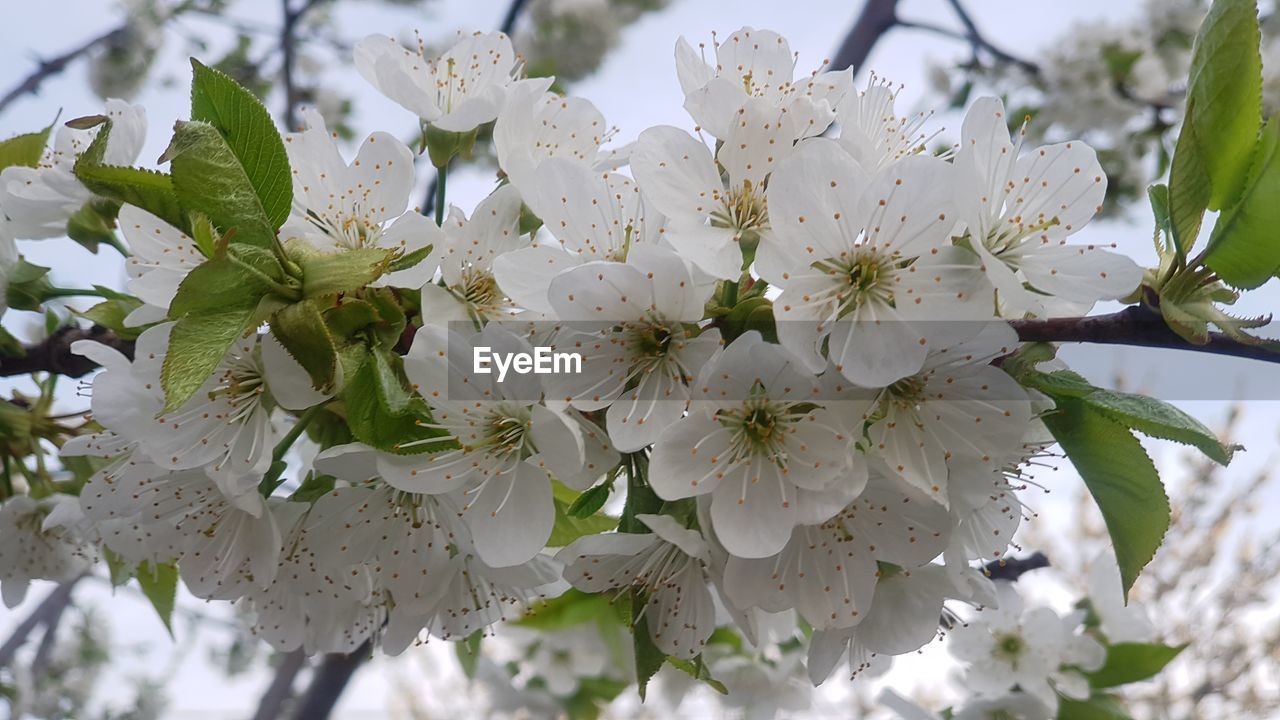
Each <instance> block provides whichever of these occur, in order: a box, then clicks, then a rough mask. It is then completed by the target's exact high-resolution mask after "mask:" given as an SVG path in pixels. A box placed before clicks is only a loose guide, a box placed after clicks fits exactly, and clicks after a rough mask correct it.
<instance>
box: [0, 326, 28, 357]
mask: <svg viewBox="0 0 1280 720" xmlns="http://www.w3.org/2000/svg"><path fill="white" fill-rule="evenodd" d="M0 356H3V357H11V358H20V357H26V356H27V349H26V348H25V347H23V346H22V342H21V341H20V340H18V338H16V337H14V336H13V334H12V333H10V332H9V331H8V330H5V329H4V328H2V327H0Z"/></svg>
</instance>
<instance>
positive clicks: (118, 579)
mask: <svg viewBox="0 0 1280 720" xmlns="http://www.w3.org/2000/svg"><path fill="white" fill-rule="evenodd" d="M102 559H103V560H105V561H106V562H107V576H108V577H110V579H111V587H112V589H115V588H118V587H120V586H121V585H124V584H125V583H127V582H129V580H130V579H131V578H132V577H133V568H132V567H131V566H130V565H129V561H127V560H125V559H124V558H122V557H120V556H119V555H118V554H116V553H115V552H114V551H113V550H112V549H111V548H109V547H106V546H105V545H104V546H103V547H102Z"/></svg>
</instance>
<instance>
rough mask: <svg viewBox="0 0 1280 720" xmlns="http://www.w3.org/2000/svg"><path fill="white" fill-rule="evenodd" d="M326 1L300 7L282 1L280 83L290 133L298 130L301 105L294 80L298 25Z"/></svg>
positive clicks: (312, 0) (308, 1)
mask: <svg viewBox="0 0 1280 720" xmlns="http://www.w3.org/2000/svg"><path fill="white" fill-rule="evenodd" d="M325 1H326V0H306V1H305V2H303V3H302V4H301V5H299V6H298V7H296V8H295V7H294V6H293V2H292V0H280V5H281V7H282V8H283V10H284V22H283V23H282V24H281V26H280V53H281V55H282V56H283V58H284V59H283V60H282V61H281V65H280V83H281V85H283V86H284V126H285V129H286V130H288V131H289V132H293V131H295V130H297V129H298V105H299V104H300V103H301V98H300V97H299V96H300V93H299V92H298V86H297V84H296V83H295V82H294V79H293V66H294V63H295V62H296V60H297V56H298V36H297V31H298V25H299V24H300V23H301V22H302V19H303V18H304V17H306V14H307V13H309V12H311V11H312V10H313V9H314V8H315V7H316V6H317V5H320V4H321V3H323V2H325Z"/></svg>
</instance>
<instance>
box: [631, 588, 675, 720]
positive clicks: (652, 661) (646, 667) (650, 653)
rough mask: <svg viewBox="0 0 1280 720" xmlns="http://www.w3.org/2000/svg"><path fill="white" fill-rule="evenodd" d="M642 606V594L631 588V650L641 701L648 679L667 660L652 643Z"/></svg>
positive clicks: (651, 677)
mask: <svg viewBox="0 0 1280 720" xmlns="http://www.w3.org/2000/svg"><path fill="white" fill-rule="evenodd" d="M644 606H645V598H644V596H643V595H642V594H640V592H639V591H638V590H632V591H631V638H632V640H631V645H632V652H633V653H634V654H635V664H636V690H637V691H638V692H639V693H640V700H641V702H643V701H644V695H645V690H646V689H647V688H648V686H649V681H650V680H651V679H653V676H654V675H657V674H658V671H659V670H661V669H662V663H664V662H666V661H667V655H666V653H664V652H662V651H661V650H659V649H658V646H657V645H654V644H653V638H652V637H651V636H650V635H649V618H648V616H647V615H641V614H640V613H641V612H642V611H643V610H644Z"/></svg>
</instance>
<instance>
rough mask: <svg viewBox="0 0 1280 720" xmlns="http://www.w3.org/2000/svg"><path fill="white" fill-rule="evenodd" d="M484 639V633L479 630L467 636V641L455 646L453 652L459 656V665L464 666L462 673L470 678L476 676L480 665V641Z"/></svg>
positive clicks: (459, 642) (460, 641)
mask: <svg viewBox="0 0 1280 720" xmlns="http://www.w3.org/2000/svg"><path fill="white" fill-rule="evenodd" d="M483 639H484V631H482V630H477V631H475V632H473V633H471V634H470V635H468V636H467V638H466V639H465V640H459V641H458V642H455V643H454V644H453V650H454V652H455V653H457V655H458V664H459V665H461V666H462V673H463V674H464V675H466V676H467V677H468V678H474V677H475V676H476V667H477V666H478V665H479V664H480V641H481V640H483Z"/></svg>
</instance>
